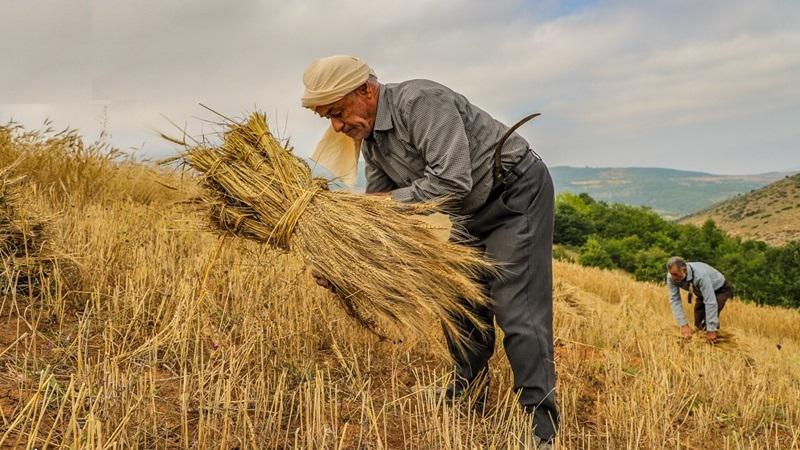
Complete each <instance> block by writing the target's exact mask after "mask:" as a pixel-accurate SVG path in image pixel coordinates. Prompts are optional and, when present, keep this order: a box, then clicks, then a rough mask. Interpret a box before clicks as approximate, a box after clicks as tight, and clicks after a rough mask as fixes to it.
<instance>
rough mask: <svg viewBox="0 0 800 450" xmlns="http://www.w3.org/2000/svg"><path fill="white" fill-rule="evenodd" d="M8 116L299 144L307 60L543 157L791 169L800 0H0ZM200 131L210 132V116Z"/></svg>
mask: <svg viewBox="0 0 800 450" xmlns="http://www.w3.org/2000/svg"><path fill="white" fill-rule="evenodd" d="M0 8H2V9H1V10H0V120H2V121H3V122H5V121H8V120H9V119H11V118H13V119H14V120H16V121H17V122H21V123H22V124H24V125H25V126H28V127H38V126H39V125H40V124H41V123H42V121H43V120H44V119H45V118H48V117H49V118H51V119H53V120H54V121H55V125H56V126H59V127H66V126H70V127H74V128H78V129H79V130H80V132H81V133H82V134H83V135H84V136H86V137H87V138H88V139H90V140H92V139H94V138H96V137H97V135H98V132H99V130H100V129H101V128H102V127H103V126H105V127H106V129H107V131H108V132H109V133H110V140H111V142H112V144H114V145H116V146H118V147H120V148H122V149H125V150H129V149H131V148H136V149H138V150H137V154H139V155H141V156H147V157H153V158H159V157H162V156H166V155H168V154H171V153H174V152H175V148H174V147H172V146H171V145H170V144H168V143H165V142H163V141H161V140H160V139H159V138H158V137H157V136H156V135H155V134H154V132H153V129H158V130H170V125H169V124H168V123H167V121H166V120H165V119H164V118H163V117H162V114H163V115H165V116H167V117H169V118H171V119H173V120H174V121H176V122H178V123H180V124H184V123H187V124H188V126H189V128H190V130H192V131H193V132H200V131H201V128H202V127H201V124H202V121H201V119H212V118H213V117H212V116H211V115H210V114H209V113H207V112H206V111H205V110H203V109H202V108H201V107H200V106H198V105H197V104H198V103H199V102H201V103H204V104H208V105H210V106H212V107H214V108H215V109H217V110H219V111H220V112H223V113H225V114H228V115H231V116H242V115H243V114H245V113H247V112H248V111H251V110H252V109H254V108H259V109H261V110H264V111H266V112H267V113H268V114H269V115H270V117H271V118H272V120H273V123H274V124H275V125H276V126H277V128H278V129H279V131H280V134H281V135H284V136H290V137H291V139H292V142H293V143H294V145H295V146H296V148H297V151H298V153H300V154H302V155H308V154H309V153H310V151H311V149H312V148H313V146H314V143H315V142H316V140H317V139H318V138H319V137H320V136H321V135H322V132H323V131H324V129H325V127H326V125H327V124H326V123H325V122H324V121H323V120H322V119H319V118H317V117H316V116H315V115H314V114H313V113H312V112H310V111H307V110H304V109H302V108H301V107H300V101H299V96H300V94H301V92H302V83H301V75H302V72H303V70H304V69H305V67H306V66H307V65H308V63H309V62H310V61H311V60H313V59H315V58H318V57H321V56H327V55H331V54H342V53H346V54H352V55H356V56H359V57H360V58H362V59H364V60H365V61H367V62H368V63H369V64H370V65H371V66H372V67H373V68H374V70H375V71H376V72H377V74H378V77H379V79H380V80H381V81H385V82H396V81H402V80H406V79H412V78H428V79H432V80H436V81H439V82H441V83H443V84H446V85H448V86H450V87H451V88H453V89H454V90H456V91H459V92H461V93H462V94H464V95H466V96H467V97H468V98H469V99H470V100H471V101H472V102H473V103H475V104H477V105H478V106H480V107H481V108H483V109H485V110H487V111H489V112H490V113H492V114H493V115H495V116H496V117H497V118H499V119H500V120H503V121H505V122H506V123H510V122H514V121H516V120H517V119H518V118H520V117H522V116H524V115H526V114H527V113H530V112H541V113H542V114H543V116H542V118H541V120H540V121H538V122H534V123H532V124H529V125H526V126H525V127H524V128H523V129H522V131H521V133H522V134H523V135H524V136H525V137H526V138H528V140H529V141H530V142H532V143H533V144H534V147H535V148H536V149H537V150H538V152H539V153H541V154H542V155H543V156H544V158H545V160H546V161H547V162H548V163H549V164H550V165H575V166H659V167H673V168H680V169H692V170H702V171H708V172H712V173H722V174H733V173H755V172H766V171H773V170H800V3H799V2H797V1H795V0H792V1H754V0H726V1H718V2H716V1H677V0H676V1H664V2H643V1H611V2H600V1H575V0H572V1H569V0H568V1H542V2H538V1H518V0H513V1H485V0H484V1H477V0H476V1H473V0H437V1H433V0H428V1H415V0H411V1H409V0H406V1H397V0H395V1H387V2H383V1H363V0H362V1H335V0H307V1H293V2H289V1H245V0H236V1H210V0H202V1H164V0H159V1H136V0H126V1H109V0H106V1H93V2H91V1H83V0H63V1H55V0H48V1H39V0H10V1H9V0H2V1H0ZM203 131H211V129H210V128H208V125H206V126H205V127H204V128H203Z"/></svg>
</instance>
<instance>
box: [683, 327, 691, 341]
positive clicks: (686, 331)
mask: <svg viewBox="0 0 800 450" xmlns="http://www.w3.org/2000/svg"><path fill="white" fill-rule="evenodd" d="M681 334H682V335H683V337H685V338H686V339H688V338H690V337H692V329H691V328H689V325H688V324H687V325H683V326H681Z"/></svg>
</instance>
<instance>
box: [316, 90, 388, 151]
mask: <svg viewBox="0 0 800 450" xmlns="http://www.w3.org/2000/svg"><path fill="white" fill-rule="evenodd" d="M377 100H378V90H377V88H376V87H375V86H372V85H369V84H366V83H365V84H363V85H361V87H359V88H358V89H356V90H355V91H353V92H351V93H349V94H347V95H345V96H344V97H342V98H341V99H340V100H338V101H336V102H334V103H331V104H330V105H323V106H317V107H316V108H314V111H316V113H317V114H319V115H320V116H321V117H324V118H326V119H329V120H330V121H331V126H332V127H333V129H334V130H336V131H337V132H339V133H344V134H346V135H348V136H350V137H351V138H353V139H365V138H367V137H368V136H369V135H370V133H372V127H373V126H374V125H375V116H376V114H377V112H378V101H377Z"/></svg>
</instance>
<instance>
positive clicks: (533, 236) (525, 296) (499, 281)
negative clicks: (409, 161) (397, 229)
mask: <svg viewBox="0 0 800 450" xmlns="http://www.w3.org/2000/svg"><path fill="white" fill-rule="evenodd" d="M553 204H554V192H553V181H552V179H551V178H550V173H549V171H548V170H547V167H546V166H545V164H544V162H542V161H541V160H540V161H537V162H536V163H535V164H533V166H531V167H530V168H529V169H528V170H527V171H526V173H524V174H523V175H522V176H521V177H520V178H519V179H517V180H516V181H515V182H514V183H513V184H511V185H510V186H508V187H507V188H506V190H505V191H504V192H503V193H502V194H501V195H499V196H497V198H490V199H489V201H487V203H486V205H484V206H483V207H482V208H481V209H480V210H478V212H476V213H475V215H474V216H472V218H471V219H470V220H469V221H468V222H467V223H466V228H467V231H469V233H470V234H471V235H472V236H474V237H475V242H474V244H475V245H476V246H478V247H479V248H481V249H482V250H484V251H485V252H486V254H487V256H489V257H490V258H492V259H493V260H495V261H496V262H498V263H500V265H501V266H502V273H501V276H500V277H491V278H489V279H487V280H485V283H486V288H487V289H488V292H489V294H490V297H491V299H492V304H491V307H490V308H482V309H481V310H477V311H475V312H476V313H477V314H478V315H479V316H480V317H481V318H482V319H483V320H484V321H485V322H486V324H487V325H489V329H490V332H489V333H488V334H486V335H482V334H481V333H479V332H477V331H476V330H475V327H474V325H472V323H471V322H469V321H466V320H464V319H463V318H462V319H461V320H460V321H459V322H460V324H461V326H462V332H464V333H465V335H471V336H472V339H473V340H474V343H475V344H476V345H475V347H474V350H471V351H468V352H467V354H466V355H465V354H463V353H462V352H459V351H458V349H457V348H456V347H455V346H454V345H453V343H452V340H451V339H450V338H449V337H448V345H449V347H450V353H451V356H452V357H453V359H454V361H455V366H456V375H457V376H458V377H460V378H461V379H463V380H466V381H467V382H469V381H472V380H473V379H475V377H476V376H478V375H479V374H480V373H481V372H482V371H485V370H486V369H487V367H488V362H489V358H490V357H491V356H492V353H493V352H494V343H495V332H494V323H493V319H496V320H497V324H498V325H499V326H500V328H501V329H502V330H503V332H504V333H505V338H504V339H503V346H504V347H505V350H506V354H507V355H508V359H509V362H510V363H511V369H512V370H513V372H514V389H515V391H516V392H518V393H519V395H520V397H519V401H520V403H521V404H522V406H523V407H524V408H525V409H526V410H528V411H529V412H533V419H534V424H535V427H536V428H535V434H536V435H537V436H539V437H540V438H542V439H543V440H549V439H551V438H552V437H553V436H554V435H555V433H556V430H557V428H558V410H557V408H556V392H555V386H556V373H555V363H554V359H553V266H552V254H553V206H554V205H553Z"/></svg>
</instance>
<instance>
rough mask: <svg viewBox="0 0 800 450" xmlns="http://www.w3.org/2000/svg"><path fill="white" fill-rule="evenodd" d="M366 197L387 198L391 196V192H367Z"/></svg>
mask: <svg viewBox="0 0 800 450" xmlns="http://www.w3.org/2000/svg"><path fill="white" fill-rule="evenodd" d="M367 195H371V196H373V197H388V196H390V195H392V193H391V192H367Z"/></svg>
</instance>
